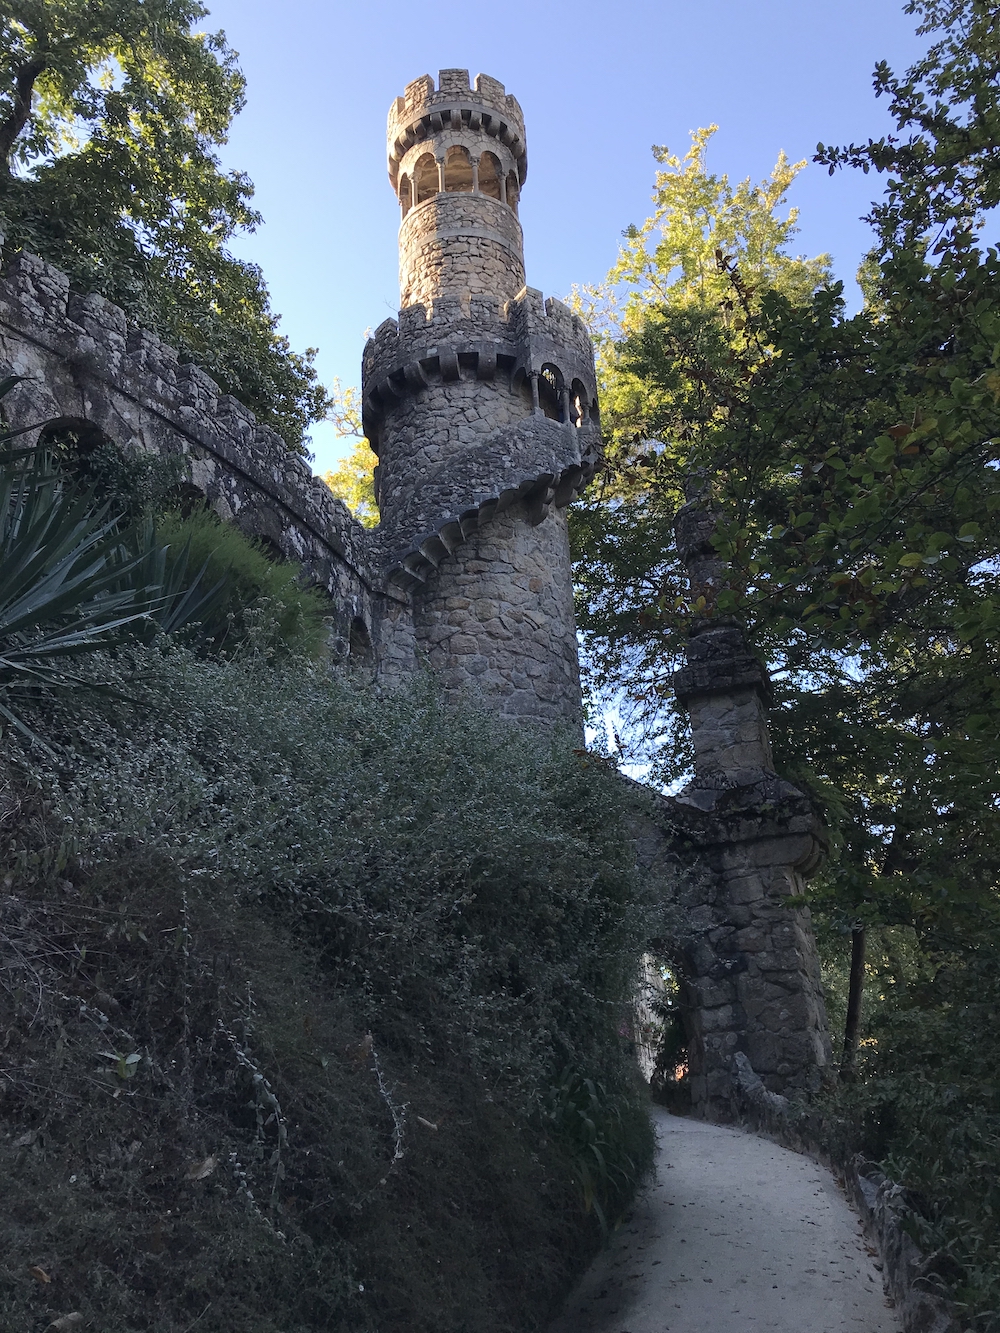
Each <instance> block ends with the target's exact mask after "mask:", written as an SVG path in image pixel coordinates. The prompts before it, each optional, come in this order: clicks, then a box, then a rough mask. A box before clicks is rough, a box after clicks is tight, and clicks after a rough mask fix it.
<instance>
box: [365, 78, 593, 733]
mask: <svg viewBox="0 0 1000 1333" xmlns="http://www.w3.org/2000/svg"><path fill="white" fill-rule="evenodd" d="M388 139H389V180H390V182H391V184H392V187H393V190H394V191H395V193H396V196H397V199H398V200H399V205H400V211H401V214H402V220H401V224H400V230H399V260H400V264H399V271H400V299H401V305H402V309H401V310H400V312H399V319H398V321H396V320H386V321H385V322H384V323H383V324H381V325H380V326H379V327H378V329H376V331H375V334H374V336H373V337H372V339H371V340H370V341H369V343H368V346H367V347H366V348H365V353H364V362H363V387H362V398H363V413H364V425H365V433H366V435H367V437H368V439H369V440H370V442H371V444H372V447H373V448H374V450H375V452H376V453H377V454H378V456H379V466H378V469H377V471H376V495H377V498H378V503H379V509H380V512H381V529H380V538H381V543H382V550H383V552H384V554H385V565H384V576H385V578H386V580H387V582H388V583H389V584H390V585H393V586H395V587H397V588H399V589H401V590H402V591H404V592H406V593H408V594H409V595H410V597H411V598H412V601H413V615H414V628H415V635H416V643H417V647H418V650H419V651H420V652H421V653H422V654H423V656H424V657H425V659H426V660H427V661H428V662H429V664H430V665H431V666H432V667H434V668H436V669H437V670H438V671H439V672H440V673H441V674H442V676H443V677H444V679H445V681H446V683H447V684H448V685H449V686H453V687H455V688H459V687H463V686H468V685H470V684H478V685H481V686H482V687H483V688H484V689H485V690H486V691H487V692H488V693H490V694H492V695H493V696H494V697H496V698H498V700H499V706H500V709H501V711H502V712H504V713H507V714H509V715H513V716H518V717H532V718H537V719H545V720H555V719H558V718H562V719H566V720H574V721H576V720H578V719H579V716H580V687H579V669H578V664H577V651H576V630H575V626H574V623H573V598H572V582H571V575H570V562H569V541H568V536H567V529H566V514H565V509H566V506H567V505H568V504H569V502H570V501H571V500H572V498H573V496H574V495H576V494H578V493H579V491H580V490H581V489H582V488H583V487H584V486H585V485H586V484H587V482H588V481H589V480H590V478H591V476H592V475H593V472H594V468H595V466H596V462H597V459H598V456H599V450H600V435H599V429H598V411H597V383H596V378H595V375H594V357H593V348H592V344H591V340H590V336H589V334H588V333H587V329H586V327H585V326H584V324H583V321H582V320H581V319H580V318H579V317H578V316H577V315H575V314H574V313H573V312H572V311H571V310H570V309H569V308H568V307H567V306H565V305H563V304H562V302H560V301H556V300H552V299H549V300H547V301H546V300H544V299H543V297H542V294H541V292H538V291H535V290H534V289H533V288H531V287H526V286H525V285H524V252H523V245H522V238H521V224H520V222H519V221H518V217H517V209H518V201H519V199H520V192H521V187H522V185H523V184H524V181H525V178H526V175H527V151H526V147H525V135H524V120H523V117H522V115H521V108H520V107H519V106H518V103H517V101H516V99H515V98H513V97H511V96H510V94H509V93H507V92H505V90H504V87H503V84H501V83H498V82H497V80H495V79H491V78H488V77H487V76H486V75H483V74H480V75H479V76H478V77H477V78H476V80H475V83H474V84H470V82H469V76H468V73H467V72H466V71H465V70H442V71H441V73H440V75H439V77H438V86H437V87H436V88H435V85H434V81H433V79H431V78H430V77H429V76H427V75H425V76H424V77H422V78H420V79H416V80H414V82H413V83H411V84H409V85H408V86H407V88H406V91H405V93H404V95H403V96H402V97H400V98H397V99H396V101H395V103H394V104H393V107H392V110H391V111H390V113H389V134H388Z"/></svg>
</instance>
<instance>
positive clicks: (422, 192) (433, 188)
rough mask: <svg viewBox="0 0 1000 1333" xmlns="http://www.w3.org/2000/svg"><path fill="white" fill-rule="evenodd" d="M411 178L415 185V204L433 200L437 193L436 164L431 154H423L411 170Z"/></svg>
mask: <svg viewBox="0 0 1000 1333" xmlns="http://www.w3.org/2000/svg"><path fill="white" fill-rule="evenodd" d="M413 178H414V180H415V181H416V183H417V203H418V204H422V203H424V202H425V200H427V199H433V198H434V196H435V195H436V194H437V193H438V164H437V162H436V161H435V160H434V154H433V153H424V155H423V157H421V158H420V159H419V160H418V162H417V165H416V166H415V167H414V169H413Z"/></svg>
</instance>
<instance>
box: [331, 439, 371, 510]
mask: <svg viewBox="0 0 1000 1333" xmlns="http://www.w3.org/2000/svg"><path fill="white" fill-rule="evenodd" d="M377 463H378V459H377V458H376V456H375V454H374V453H373V451H372V447H371V445H370V444H369V443H368V441H367V440H364V439H362V440H358V442H357V444H355V446H354V448H353V449H352V450H351V452H350V453H349V454H348V456H347V457H346V458H345V459H343V460H342V461H341V463H340V464H339V466H338V467H337V469H336V470H335V471H333V472H326V473H324V475H323V480H324V481H325V482H326V484H327V485H328V486H329V488H330V490H331V491H333V493H334V495H335V496H336V497H337V498H338V500H343V502H344V504H345V505H347V507H348V509H349V510H350V511H351V513H352V514H353V515H354V517H355V518H356V519H358V520H359V521H360V522H361V523H363V524H364V526H365V527H366V528H374V527H377V526H378V521H379V511H378V505H377V503H376V501H375V467H376V465H377Z"/></svg>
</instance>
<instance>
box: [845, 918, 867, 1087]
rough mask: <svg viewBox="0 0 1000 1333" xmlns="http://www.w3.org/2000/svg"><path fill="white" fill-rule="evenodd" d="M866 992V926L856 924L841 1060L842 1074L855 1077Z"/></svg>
mask: <svg viewBox="0 0 1000 1333" xmlns="http://www.w3.org/2000/svg"><path fill="white" fill-rule="evenodd" d="M864 993H865V928H864V926H855V927H854V929H853V930H852V931H851V984H850V989H849V990H848V993H847V1022H846V1023H845V1025H844V1054H843V1058H842V1059H841V1062H840V1076H841V1078H844V1079H849V1078H853V1077H854V1067H855V1064H856V1063H857V1056H858V1036H859V1035H860V1032H861V1001H862V999H863V998H864Z"/></svg>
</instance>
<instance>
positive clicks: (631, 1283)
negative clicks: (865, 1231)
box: [549, 1110, 900, 1333]
mask: <svg viewBox="0 0 1000 1333" xmlns="http://www.w3.org/2000/svg"><path fill="white" fill-rule="evenodd" d="M654 1115H655V1119H656V1128H657V1134H658V1136H659V1141H660V1146H659V1152H658V1156H657V1179H656V1183H655V1184H654V1185H653V1186H652V1187H651V1188H650V1189H648V1190H647V1191H646V1193H645V1194H644V1195H643V1196H642V1198H641V1199H640V1201H639V1203H638V1204H637V1206H636V1208H635V1211H634V1213H633V1214H632V1217H631V1220H630V1221H629V1222H627V1223H626V1224H625V1225H624V1226H622V1227H621V1229H620V1230H619V1231H618V1232H617V1233H616V1234H615V1235H614V1237H613V1238H612V1240H611V1244H610V1245H609V1247H608V1248H607V1249H606V1250H605V1251H604V1252H603V1253H602V1254H600V1255H599V1256H598V1258H597V1260H596V1262H595V1263H594V1265H593V1267H592V1268H591V1269H590V1270H589V1272H588V1273H587V1274H586V1275H585V1276H584V1278H583V1280H582V1282H581V1283H580V1285H579V1287H578V1288H577V1290H576V1291H575V1292H574V1293H573V1295H572V1296H571V1297H570V1300H569V1301H568V1303H567V1306H566V1309H565V1310H564V1312H563V1314H562V1315H561V1316H560V1317H559V1319H557V1320H556V1322H555V1323H554V1324H553V1325H552V1327H551V1329H550V1331H549V1333H748V1331H749V1333H753V1330H758V1331H759V1333H898V1331H899V1328H900V1325H899V1323H898V1322H897V1320H896V1318H895V1316H894V1314H893V1312H892V1310H891V1309H890V1308H889V1305H888V1302H887V1301H886V1298H885V1296H884V1294H883V1290H882V1279H881V1274H880V1273H879V1272H878V1271H877V1270H876V1268H875V1263H874V1260H873V1259H872V1258H871V1256H870V1255H869V1254H868V1252H867V1251H866V1248H865V1243H864V1240H863V1239H862V1236H861V1224H860V1222H859V1221H858V1219H857V1216H856V1215H855V1214H854V1213H853V1212H852V1211H851V1209H850V1207H849V1205H848V1203H847V1201H846V1199H845V1198H844V1195H843V1194H842V1193H841V1191H840V1189H839V1188H838V1186H837V1183H836V1181H835V1180H834V1178H833V1176H831V1175H830V1173H829V1172H828V1171H826V1170H824V1168H823V1167H821V1166H818V1165H817V1163H816V1162H814V1161H813V1160H812V1159H811V1158H809V1157H801V1156H800V1155H799V1154H798V1153H793V1152H789V1151H788V1150H787V1149H786V1148H779V1147H777V1145H775V1144H773V1143H770V1142H768V1140H766V1139H760V1138H757V1137H755V1136H754V1135H752V1134H748V1133H745V1132H744V1131H743V1130H738V1129H728V1128H725V1127H723V1126H721V1125H707V1124H705V1123H703V1122H702V1121H698V1120H685V1119H682V1118H681V1117H679V1116H672V1115H670V1114H669V1113H668V1112H666V1111H662V1110H657V1111H655V1112H654Z"/></svg>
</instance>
